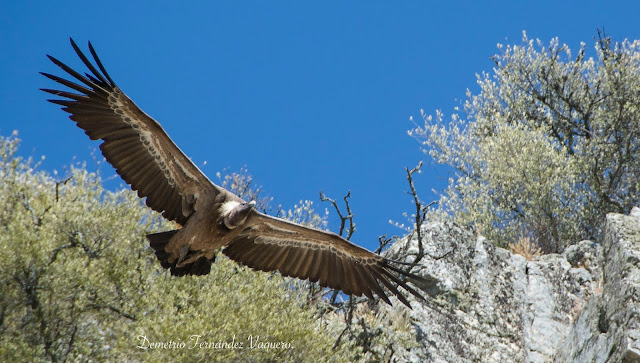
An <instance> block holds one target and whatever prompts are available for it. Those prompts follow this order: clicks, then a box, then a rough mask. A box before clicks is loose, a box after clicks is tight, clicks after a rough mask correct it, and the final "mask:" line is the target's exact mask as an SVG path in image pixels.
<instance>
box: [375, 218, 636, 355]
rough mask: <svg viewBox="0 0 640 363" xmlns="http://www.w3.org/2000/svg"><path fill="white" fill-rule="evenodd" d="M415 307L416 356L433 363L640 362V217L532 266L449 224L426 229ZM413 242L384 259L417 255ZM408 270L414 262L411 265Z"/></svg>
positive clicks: (612, 222) (610, 221) (610, 223)
mask: <svg viewBox="0 0 640 363" xmlns="http://www.w3.org/2000/svg"><path fill="white" fill-rule="evenodd" d="M421 232H422V241H421V242H422V248H423V250H424V252H425V253H426V255H425V257H424V258H423V259H422V261H421V262H420V266H419V267H415V268H414V270H413V271H414V272H417V273H418V274H420V275H422V276H425V277H429V278H430V279H431V280H432V281H433V282H432V283H431V284H429V285H428V286H422V288H423V290H425V291H426V292H427V294H428V295H429V297H428V298H427V301H426V302H418V301H413V302H412V305H413V306H414V309H413V310H412V311H411V312H410V319H411V320H412V323H413V326H414V328H415V333H416V337H417V340H418V342H419V346H418V348H414V349H412V350H410V351H407V350H405V351H401V352H400V357H401V359H407V360H411V361H431V362H471V361H482V362H549V361H559V362H592V361H594V362H595V361H597V362H604V361H613V362H619V361H629V362H631V361H640V318H639V314H638V311H639V310H640V267H639V263H640V209H637V208H634V210H633V211H632V212H631V214H630V215H629V216H624V215H619V214H609V215H608V216H607V223H606V232H605V234H604V239H603V241H601V243H599V242H593V241H582V242H580V243H577V244H575V245H573V246H571V247H569V248H567V249H566V251H565V252H564V253H563V254H549V255H542V256H538V257H536V258H533V259H532V260H530V261H528V260H527V259H525V258H524V257H523V256H520V255H517V254H512V253H511V252H509V251H507V250H505V249H501V248H497V247H495V246H494V245H493V244H491V242H490V241H487V240H486V239H485V238H484V237H482V236H476V235H474V234H473V233H471V232H470V231H468V230H465V229H462V228H460V227H458V226H456V225H454V224H452V223H431V224H427V225H424V226H423V228H422V231H421ZM418 251H419V247H418V241H417V237H416V236H415V233H414V236H413V237H411V238H406V239H404V240H401V241H399V242H398V243H396V244H395V245H394V246H392V247H391V249H390V250H389V251H387V256H388V257H391V258H395V259H398V258H399V256H407V255H409V256H411V255H414V256H415V255H416V254H417V253H418ZM405 261H412V258H411V257H406V258H405Z"/></svg>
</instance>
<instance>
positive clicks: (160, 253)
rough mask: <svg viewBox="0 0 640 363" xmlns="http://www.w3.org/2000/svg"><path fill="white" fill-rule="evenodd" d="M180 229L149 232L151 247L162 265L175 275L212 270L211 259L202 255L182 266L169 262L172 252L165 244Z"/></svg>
mask: <svg viewBox="0 0 640 363" xmlns="http://www.w3.org/2000/svg"><path fill="white" fill-rule="evenodd" d="M178 231H179V230H178V229H176V230H173V231H166V232H160V233H153V234H148V235H147V239H148V240H149V244H150V245H151V248H153V250H154V251H155V253H156V257H158V260H159V261H160V265H162V267H164V268H167V269H170V270H171V274H172V275H174V276H184V275H206V274H208V273H209V272H211V261H210V260H209V259H207V258H206V257H201V258H199V259H197V260H195V261H193V262H192V263H189V264H186V265H184V266H181V267H177V266H176V261H175V260H174V261H173V262H169V257H170V254H169V253H168V252H167V251H166V250H165V246H166V245H167V243H169V241H170V240H171V238H172V237H173V236H174V235H175V234H176V233H178Z"/></svg>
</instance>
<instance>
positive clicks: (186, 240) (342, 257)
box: [42, 40, 426, 307]
mask: <svg viewBox="0 0 640 363" xmlns="http://www.w3.org/2000/svg"><path fill="white" fill-rule="evenodd" d="M71 45H72V46H73V49H74V50H75V51H76V53H77V54H78V56H79V57H80V59H81V60H82V62H83V63H84V64H85V65H86V66H87V68H88V69H89V71H90V73H85V74H84V75H82V74H81V73H78V72H76V71H74V70H73V69H71V68H70V67H68V66H66V65H65V64H64V63H62V62H60V61H58V60H57V59H55V58H54V57H51V56H48V57H49V59H51V61H52V62H53V63H55V64H56V65H57V66H58V67H60V68H61V69H62V70H63V71H65V72H66V73H68V74H69V75H71V76H72V77H73V78H75V80H77V81H79V82H80V83H74V82H72V81H68V80H66V79H64V78H61V77H58V76H55V75H52V74H48V73H42V74H43V75H44V76H46V77H47V78H50V79H52V80H54V81H56V82H58V83H60V84H62V85H64V86H67V87H69V88H71V89H72V90H74V91H76V92H78V93H72V92H66V91H58V90H52V89H42V90H43V91H45V92H48V93H51V94H54V95H56V96H61V97H63V98H64V99H53V100H49V101H50V102H53V103H56V104H59V105H62V106H64V107H63V108H62V109H63V110H64V111H66V112H69V113H70V114H71V116H70V118H71V119H72V120H73V121H75V122H76V124H77V125H78V127H80V128H81V129H83V130H84V131H85V133H86V134H87V135H88V136H89V137H90V138H91V139H92V140H102V144H100V150H101V151H102V154H103V155H104V157H105V158H106V159H107V161H108V162H109V163H111V165H113V167H114V168H115V169H116V171H117V172H118V174H119V175H120V176H121V177H122V179H124V180H125V182H127V183H128V184H130V185H131V188H132V189H133V190H136V191H137V192H138V196H140V197H141V198H146V203H147V205H148V206H149V207H151V208H152V209H153V210H155V211H157V212H160V213H162V215H163V216H164V217H165V218H166V219H168V220H171V221H176V222H177V223H179V224H180V225H182V226H183V227H182V228H180V229H178V230H173V231H167V232H161V233H155V234H150V235H148V236H147V237H148V239H149V241H150V244H151V247H152V248H153V249H154V250H155V251H156V256H157V257H158V259H159V260H160V263H161V265H162V267H164V268H168V269H170V270H171V274H173V275H177V276H182V275H190V274H191V275H205V274H208V273H209V272H210V270H211V263H212V262H213V260H214V259H215V251H216V250H218V249H220V248H223V250H222V252H223V253H224V254H225V255H227V256H228V257H229V258H231V259H233V260H235V261H236V262H238V263H241V264H244V265H247V266H249V267H252V268H254V269H256V270H262V271H274V270H278V271H280V273H281V274H282V275H285V276H292V277H297V278H299V279H303V280H304V279H309V280H310V281H312V282H316V281H317V282H318V283H319V284H320V285H321V286H325V287H331V288H335V289H340V290H342V291H343V292H344V293H345V294H349V295H355V296H362V295H366V296H367V297H369V298H373V294H376V295H378V296H380V297H381V298H382V299H383V300H384V301H385V302H387V303H389V304H391V302H390V301H389V298H388V297H387V295H386V293H385V291H384V288H386V289H388V290H389V291H391V292H392V293H393V294H394V295H396V296H397V297H398V299H399V300H400V301H401V302H402V303H404V304H405V305H407V306H409V307H411V306H410V305H409V302H408V301H407V299H406V298H405V297H404V296H403V295H402V294H401V293H400V291H399V290H398V286H401V287H402V288H404V289H405V290H407V291H408V292H410V293H411V294H413V295H414V296H416V297H418V298H420V299H424V298H423V297H422V296H421V295H420V294H419V293H418V292H417V291H415V290H414V289H412V288H411V287H410V286H408V285H407V283H406V281H405V280H404V278H409V279H413V280H417V281H426V280H425V279H423V278H421V277H419V276H416V275H413V274H410V273H407V272H405V271H402V270H401V269H399V268H398V267H397V265H396V264H398V263H399V262H396V261H391V260H388V259H385V258H383V257H381V256H378V255H376V254H374V253H371V252H369V251H367V250H365V249H364V248H362V247H359V246H356V245H355V244H353V243H351V242H349V241H347V240H345V239H344V238H342V237H340V236H338V235H336V234H334V233H331V232H326V231H321V230H318V229H313V228H308V227H304V226H301V225H299V224H296V223H292V222H288V221H286V220H283V219H280V218H275V217H271V216H268V215H266V214H263V213H260V212H259V211H258V210H256V208H255V207H254V204H253V203H247V202H245V201H244V200H242V199H241V198H239V197H238V196H236V195H234V194H233V193H231V192H229V191H227V190H225V189H224V188H221V187H219V186H217V185H215V184H214V183H212V182H211V181H210V180H209V178H207V177H206V176H205V175H204V174H203V173H202V172H201V171H200V169H198V167H197V166H195V165H194V164H193V163H192V162H191V160H189V158H187V156H186V155H185V154H184V153H183V152H182V151H181V150H180V149H179V148H178V147H177V146H176V145H175V144H174V143H173V141H172V140H171V139H170V138H169V136H168V135H167V133H166V132H165V131H164V129H163V128H162V126H160V124H159V123H158V122H157V121H155V120H154V119H153V118H151V117H150V116H148V115H147V114H146V113H144V112H143V111H142V110H141V109H140V108H138V106H136V105H135V104H134V103H133V101H131V99H129V98H128V97H127V96H126V95H125V94H124V93H123V92H122V91H121V90H120V88H118V86H117V85H116V84H115V82H113V80H112V79H111V77H110V76H109V74H108V73H107V71H106V70H105V68H104V66H103V65H102V63H101V62H100V59H99V58H98V56H97V54H96V52H95V50H94V49H93V47H92V46H91V43H89V51H90V52H91V55H92V56H93V59H94V60H95V63H96V65H97V67H98V68H96V67H95V66H94V65H93V64H92V63H91V62H90V61H89V59H88V58H87V57H86V56H85V55H84V54H83V53H82V51H80V49H79V48H78V46H77V45H76V44H75V42H74V41H73V40H71ZM399 276H401V277H399Z"/></svg>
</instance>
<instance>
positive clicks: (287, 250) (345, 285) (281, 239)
mask: <svg viewBox="0 0 640 363" xmlns="http://www.w3.org/2000/svg"><path fill="white" fill-rule="evenodd" d="M222 252H223V253H224V254H225V255H227V256H228V257H229V258H231V259H233V260H234V261H236V262H240V263H242V264H244V265H247V266H249V267H251V268H254V269H256V270H262V271H274V270H278V271H280V273H281V274H282V275H285V276H291V277H297V278H299V279H302V280H305V279H309V280H310V281H312V282H316V281H318V282H319V284H320V286H324V287H330V288H334V289H340V290H342V291H343V292H344V293H345V294H348V295H355V296H362V295H363V294H364V295H366V296H367V297H369V298H373V293H375V294H376V295H378V296H380V297H381V298H382V299H383V300H384V301H386V302H387V303H389V304H391V301H389V298H388V297H387V295H386V293H385V292H384V290H383V288H382V286H385V287H386V288H387V289H389V290H390V291H391V292H392V293H393V294H394V295H396V296H397V297H398V299H399V300H400V301H401V302H402V303H403V304H405V305H407V306H408V307H411V306H410V305H409V302H408V301H407V299H406V298H405V297H404V296H403V295H402V293H400V291H398V287H397V286H396V285H399V286H402V288H404V289H405V290H407V291H409V292H410V293H411V294H413V295H414V296H416V297H417V298H419V299H422V300H424V297H422V296H421V295H420V294H419V293H418V292H417V291H416V290H414V289H412V288H411V287H410V286H408V285H407V283H406V281H404V280H403V279H400V278H399V277H398V275H400V276H404V277H408V278H410V279H413V280H416V281H421V282H427V281H426V279H423V278H422V277H419V276H416V275H413V274H410V273H407V272H404V271H402V270H401V269H399V268H397V267H396V266H394V263H395V262H394V261H391V260H388V259H385V258H383V257H381V256H378V255H376V254H374V253H372V252H369V251H367V250H365V249H364V248H362V247H359V246H356V245H354V244H353V243H351V242H349V241H347V240H345V239H344V238H342V237H340V236H338V235H337V234H334V233H331V232H325V231H321V230H318V229H312V228H307V227H304V226H301V225H299V224H296V223H292V222H288V221H285V220H283V219H279V218H275V217H271V216H267V215H265V214H262V213H260V212H257V211H253V212H251V214H250V215H249V217H248V219H247V222H246V224H245V227H244V229H243V230H242V231H241V232H240V234H239V235H238V236H237V237H236V238H235V239H234V240H233V241H232V242H231V243H230V244H229V245H227V247H226V248H225V249H224V250H223V251H222Z"/></svg>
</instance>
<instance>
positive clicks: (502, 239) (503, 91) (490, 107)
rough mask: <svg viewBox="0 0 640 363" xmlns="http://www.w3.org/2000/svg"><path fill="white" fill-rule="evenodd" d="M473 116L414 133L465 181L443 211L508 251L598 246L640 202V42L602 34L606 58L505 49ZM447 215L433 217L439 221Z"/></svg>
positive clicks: (471, 109) (530, 45)
mask: <svg viewBox="0 0 640 363" xmlns="http://www.w3.org/2000/svg"><path fill="white" fill-rule="evenodd" d="M498 48H499V49H500V51H501V53H500V54H497V55H495V56H494V58H493V59H494V61H495V68H494V71H493V73H492V74H487V73H483V74H482V75H478V76H477V83H478V85H479V88H480V92H479V93H478V94H472V93H471V91H467V97H468V99H467V101H466V102H465V103H464V109H463V111H464V113H463V115H460V113H459V112H460V111H459V110H458V109H457V108H456V112H455V113H454V114H453V115H452V116H451V118H450V120H449V121H448V122H447V121H446V120H445V116H444V115H443V113H441V112H439V111H438V112H436V114H435V116H432V115H426V114H425V113H424V112H422V116H423V120H424V125H423V126H416V128H415V129H413V130H411V131H410V132H409V134H410V135H413V136H415V137H417V138H419V139H420V140H421V141H422V142H423V145H424V147H425V151H426V152H428V153H429V154H430V155H431V156H432V157H433V158H434V159H435V160H436V161H437V162H439V163H444V164H448V165H450V166H452V167H453V168H454V169H455V171H456V175H455V177H454V178H451V179H450V180H449V187H448V189H447V190H446V192H445V194H444V195H443V196H442V199H441V201H440V203H439V205H440V208H439V209H438V213H440V216H442V215H453V216H454V218H455V219H456V221H457V222H459V223H461V224H463V225H469V226H472V227H475V228H476V229H478V230H481V231H482V232H483V233H485V234H486V235H487V237H489V238H490V239H491V240H493V241H496V242H497V243H498V244H499V245H501V246H507V245H508V244H509V243H513V242H515V241H517V240H518V239H519V238H520V237H530V238H532V239H533V240H534V241H535V242H536V243H537V244H538V245H539V246H540V247H541V248H542V249H543V251H544V252H546V253H549V252H557V251H560V250H562V249H563V248H564V247H565V246H566V245H567V244H568V243H573V242H575V241H579V240H582V239H587V238H589V239H597V238H598V237H599V235H600V234H601V232H602V226H603V222H604V215H605V214H606V213H609V212H616V213H628V212H629V211H630V210H631V207H632V206H634V205H638V202H639V197H640V195H639V192H640V184H639V183H640V142H639V141H640V140H639V134H640V41H628V40H624V41H623V42H620V43H615V44H614V43H613V42H611V41H610V39H609V38H607V37H606V36H604V35H602V34H600V33H599V39H597V41H596V43H595V50H594V51H595V58H594V57H587V53H588V50H587V47H586V45H585V44H584V43H582V44H581V46H580V49H579V50H578V52H577V54H575V56H574V55H573V53H572V52H571V50H570V49H569V47H568V46H567V45H560V43H559V41H558V39H557V38H556V39H553V40H551V42H550V43H549V45H548V46H545V45H543V43H542V42H541V41H540V40H535V41H534V40H530V39H528V38H527V36H526V34H524V35H523V44H522V45H508V46H506V47H505V46H503V45H500V44H499V45H498ZM435 216H437V214H432V217H435Z"/></svg>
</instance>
